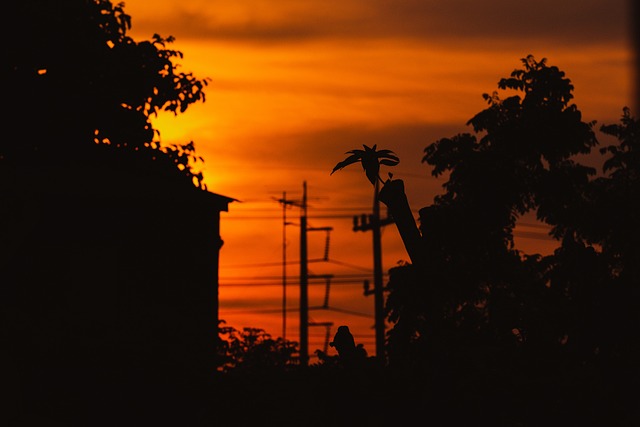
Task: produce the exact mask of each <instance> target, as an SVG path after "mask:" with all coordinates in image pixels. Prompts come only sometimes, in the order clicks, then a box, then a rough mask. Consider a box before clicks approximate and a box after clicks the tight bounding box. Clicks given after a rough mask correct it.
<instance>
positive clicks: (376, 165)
mask: <svg viewBox="0 0 640 427" xmlns="http://www.w3.org/2000/svg"><path fill="white" fill-rule="evenodd" d="M362 146H363V147H364V150H359V149H355V150H350V151H347V153H346V154H351V155H350V156H349V157H347V158H346V159H345V160H343V161H341V162H338V164H336V165H335V167H334V168H333V170H332V171H331V175H333V173H334V172H336V171H338V170H340V169H343V168H345V167H346V166H349V165H351V164H353V163H358V162H360V164H361V165H362V169H363V170H364V172H365V174H366V175H367V179H368V180H369V182H370V183H371V184H374V185H375V183H376V181H378V180H379V181H381V182H382V178H380V165H385V166H395V165H397V164H398V163H399V162H400V159H398V156H396V155H395V153H394V152H393V151H391V150H378V151H376V146H377V145H376V144H374V145H373V147H368V146H367V145H364V144H363V145H362ZM391 177H392V174H389V178H391Z"/></svg>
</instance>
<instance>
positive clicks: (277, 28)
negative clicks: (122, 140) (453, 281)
mask: <svg viewBox="0 0 640 427" xmlns="http://www.w3.org/2000/svg"><path fill="white" fill-rule="evenodd" d="M535 4H536V9H532V8H531V7H529V6H530V5H531V3H522V4H520V3H513V2H508V1H506V0H490V1H486V2H477V1H471V0H452V1H448V2H442V1H435V0H433V1H429V0H421V1H418V0H403V1H398V2H395V1H378V0H376V1H371V0H344V1H341V2H326V1H320V0H309V1H298V0H286V1H278V2H267V1H260V0H251V1H231V0H219V1H204V0H202V1H201V0H161V1H154V2H148V1H144V0H129V1H126V2H125V10H126V11H127V13H129V14H130V15H131V16H132V22H133V28H132V31H131V35H132V36H133V37H134V39H136V40H147V39H150V37H151V35H152V34H153V33H158V34H160V35H162V36H165V37H166V36H169V35H172V36H174V37H175V38H176V41H175V43H174V44H173V45H172V46H171V48H173V49H176V50H180V51H182V52H183V54H184V59H183V60H181V61H180V63H181V64H182V69H183V70H184V71H191V72H193V73H194V74H195V75H196V76H198V77H200V78H210V79H211V81H210V83H209V86H208V87H207V90H206V96H207V100H206V102H205V103H204V104H199V105H195V106H192V107H190V109H189V110H188V111H187V112H186V113H185V114H183V115H180V116H178V117H173V116H171V115H168V114H163V115H160V117H158V118H157V119H156V120H155V122H154V124H155V126H156V127H157V128H158V129H159V130H160V132H161V138H162V141H163V143H165V144H171V143H185V142H188V141H191V140H193V141H194V142H195V144H196V150H197V152H198V154H200V155H202V156H203V157H204V159H205V162H204V164H203V165H200V166H201V167H202V168H203V171H204V174H205V182H206V183H207V185H208V188H209V190H210V191H213V192H215V193H219V194H223V195H226V196H230V197H233V198H236V199H239V200H240V201H241V202H235V203H232V204H231V206H230V209H229V212H228V213H224V214H223V216H222V238H223V239H224V241H225V245H224V246H223V248H222V252H221V265H220V277H221V285H222V287H221V288H220V317H221V318H223V319H225V320H227V322H228V324H229V325H232V326H235V327H238V328H241V327H243V326H251V327H261V328H264V329H265V330H267V332H269V333H271V334H272V335H274V336H281V335H282V333H281V328H282V314H281V313H280V312H279V311H278V309H280V308H281V302H282V301H281V297H282V286H281V284H280V283H281V278H280V277H281V274H282V266H281V265H280V264H279V263H280V262H281V261H282V245H283V241H282V227H283V226H282V218H281V215H282V211H281V208H282V207H281V205H280V204H278V202H277V201H276V199H278V198H281V197H282V195H283V192H287V194H288V197H289V198H290V199H294V200H300V198H301V195H302V194H301V191H302V183H303V181H306V182H307V183H308V188H309V194H308V196H309V205H310V207H309V215H310V217H311V218H310V225H311V226H317V227H319V226H331V227H333V228H334V231H333V232H332V234H331V242H330V245H331V246H330V259H331V261H332V262H324V263H322V262H318V263H314V264H313V265H312V266H310V269H312V273H313V274H335V275H342V277H343V278H345V280H347V278H348V277H352V276H349V275H353V274H356V273H358V274H371V272H370V269H371V266H372V248H371V246H372V244H371V236H370V235H369V234H367V233H362V232H360V233H355V232H353V231H352V230H351V216H352V215H356V214H361V213H367V212H370V209H371V203H372V195H373V193H372V187H371V186H370V184H369V183H368V181H366V179H365V178H364V175H363V174H362V172H361V171H360V170H359V169H358V167H357V165H356V166H353V167H350V168H347V169H345V170H344V171H340V172H338V173H336V174H334V175H332V176H330V175H329V172H330V171H331V169H332V168H333V166H334V165H335V164H336V163H337V162H338V161H340V160H342V159H343V157H344V153H345V152H346V151H347V150H350V149H353V148H360V147H361V145H362V144H368V145H373V144H376V143H377V144H378V147H379V148H386V149H390V150H393V151H394V152H396V154H398V155H399V156H400V159H401V161H400V164H399V165H398V166H397V167H395V168H393V170H390V171H391V172H393V173H394V177H396V178H400V179H403V180H404V181H405V185H406V187H407V192H408V196H409V201H410V203H411V205H412V207H413V209H414V210H415V211H417V210H418V209H419V208H421V207H423V206H426V205H428V204H430V203H431V201H432V199H433V196H434V195H436V194H438V193H439V192H440V190H441V187H440V186H441V184H442V182H441V180H436V179H434V178H432V177H431V176H430V170H429V169H428V168H427V167H426V166H425V165H423V164H422V163H421V161H420V160H421V158H422V155H423V149H424V147H426V146H427V145H428V144H430V143H431V142H434V141H435V140H437V139H439V138H442V137H448V136H452V135H454V134H456V133H460V132H470V131H471V129H470V128H468V127H467V126H466V125H465V123H466V121H467V120H468V119H470V118H471V117H472V116H473V115H475V114H476V113H477V112H479V111H481V110H482V109H484V108H485V106H486V104H485V102H484V101H483V99H482V97H481V95H482V94H483V93H490V92H492V91H493V90H496V89H497V82H498V80H499V79H500V78H502V77H507V76H508V75H509V73H510V72H511V71H512V70H514V69H516V68H520V65H521V63H520V59H521V58H523V57H525V56H526V55H528V54H533V55H535V56H536V58H538V59H541V58H542V57H546V58H547V59H548V63H549V64H550V65H556V66H558V67H559V68H560V69H561V70H563V71H565V72H566V75H567V77H569V78H570V79H571V80H572V82H573V84H574V86H575V91H574V95H575V99H574V101H575V103H576V104H577V105H578V107H579V108H580V109H581V111H582V112H583V118H584V120H585V121H590V120H597V121H598V123H599V124H601V123H614V122H617V121H618V119H619V117H620V115H621V113H622V108H623V107H624V106H626V105H631V103H632V99H631V94H632V89H633V88H632V85H633V83H634V73H633V71H634V70H633V69H632V63H633V55H632V51H631V46H630V40H629V35H630V28H629V26H630V23H629V22H627V14H628V8H629V7H628V6H629V5H628V3H627V2H626V1H624V0H612V1H608V2H603V1H597V0H584V1H577V0H575V1H564V2H557V1H550V0H542V1H539V2H535ZM386 171H387V170H383V174H384V173H386ZM288 215H289V217H290V218H291V222H296V220H297V216H298V215H299V210H298V209H296V208H292V209H290V210H289V211H288ZM521 230H523V231H525V232H524V233H521V234H520V235H519V236H518V233H516V241H517V243H518V245H519V247H521V248H523V249H524V250H526V251H528V252H529V251H534V250H539V251H542V252H548V251H550V250H551V249H552V246H551V245H550V244H549V243H548V242H546V241H545V240H544V232H543V231H540V229H535V227H534V228H527V225H526V221H525V225H524V226H522V228H521ZM532 233H533V234H532ZM536 233H537V234H536ZM298 238H299V230H298V228H296V226H295V224H292V225H289V226H287V242H286V244H287V246H286V247H287V257H288V259H289V260H291V261H295V260H298V259H299V257H298ZM541 238H542V239H541ZM309 244H310V248H309V251H310V257H311V258H317V257H321V256H322V253H323V251H324V236H312V237H310V243H309ZM406 259H407V256H406V254H405V252H404V249H403V247H402V244H401V242H400V239H399V237H398V235H397V231H396V229H395V228H394V227H393V226H387V227H385V229H384V232H383V267H384V269H385V271H386V270H387V269H388V268H390V267H392V266H393V265H395V264H396V263H397V262H398V261H399V260H406ZM287 269H288V273H287V274H288V275H290V276H296V275H297V274H298V267H297V266H296V264H295V263H293V264H290V265H288V266H287ZM367 270H368V271H369V272H368V273H367ZM267 279H268V280H267ZM240 282H242V283H244V284H255V285H256V286H238V285H237V284H238V283H240ZM294 282H295V278H293V277H292V278H290V279H289V287H288V307H289V308H290V309H291V310H292V311H291V312H290V314H289V317H288V323H287V325H288V327H287V338H288V339H297V333H298V330H297V327H298V326H297V313H296V312H295V308H296V307H297V297H298V293H297V292H298V290H297V287H296V284H295V283H294ZM232 285H233V286H232ZM258 285H259V286H258ZM312 289H314V290H313V292H310V302H309V304H310V305H311V306H315V305H319V304H321V302H322V299H323V298H324V292H325V287H324V283H320V284H317V285H316V284H314V285H313V286H312ZM330 305H331V306H333V307H335V308H336V309H338V308H339V309H340V310H342V311H338V310H334V311H331V310H317V311H312V312H311V313H310V317H311V319H312V320H315V321H317V322H325V321H329V322H334V324H335V328H337V326H338V325H340V324H348V325H349V326H350V329H351V331H352V332H353V333H354V336H355V337H356V341H357V342H362V343H364V344H365V348H366V349H367V350H368V351H369V353H370V354H373V352H374V344H373V329H372V327H373V298H372V297H365V296H363V294H362V283H361V281H360V279H357V280H356V279H354V280H353V283H343V284H340V285H337V284H336V285H333V287H332V288H331V302H330ZM347 312H351V313H352V314H346V313H347ZM354 313H356V314H354ZM367 316H369V317H367ZM335 328H334V329H333V331H335ZM310 334H311V340H310V353H311V354H313V350H314V349H316V348H322V347H323V345H324V330H321V331H311V332H310Z"/></svg>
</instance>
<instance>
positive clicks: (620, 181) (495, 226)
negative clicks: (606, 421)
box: [383, 56, 640, 374]
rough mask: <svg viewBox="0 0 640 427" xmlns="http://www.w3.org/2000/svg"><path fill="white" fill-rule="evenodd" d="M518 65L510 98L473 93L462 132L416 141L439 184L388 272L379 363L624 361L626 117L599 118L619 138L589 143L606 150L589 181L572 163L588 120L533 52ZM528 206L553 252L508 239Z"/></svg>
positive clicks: (630, 155) (628, 321)
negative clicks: (413, 252)
mask: <svg viewBox="0 0 640 427" xmlns="http://www.w3.org/2000/svg"><path fill="white" fill-rule="evenodd" d="M522 65H523V67H522V68H521V69H516V70H514V71H513V72H512V73H511V75H510V76H509V77H507V78H503V79H500V81H499V82H498V89H500V90H507V91H508V93H509V94H510V96H508V97H506V98H504V99H502V98H501V97H500V94H499V93H498V91H495V92H493V93H492V94H491V95H489V94H484V95H483V96H484V99H485V100H486V101H487V103H488V107H487V108H486V109H484V110H482V111H481V112H479V113H478V114H476V115H475V116H474V117H472V118H471V119H470V120H469V121H468V123H467V124H468V125H471V126H472V128H473V131H474V133H473V134H472V133H462V134H458V135H455V136H453V137H450V138H442V139H440V140H437V141H436V142H434V143H432V144H430V145H428V146H427V147H426V148H425V155H424V158H423V162H424V163H426V164H428V165H429V166H431V167H432V174H433V175H435V176H440V175H442V174H445V173H446V174H447V181H446V182H445V183H444V185H443V189H444V192H443V193H442V194H441V195H439V196H437V197H436V198H435V200H434V203H433V204H432V205H430V206H427V207H424V208H422V209H421V210H420V216H419V222H420V232H421V236H422V246H423V249H424V254H425V256H424V259H423V260H421V261H422V262H420V263H419V265H415V264H414V265H411V264H406V265H403V266H398V267H395V268H392V269H391V270H390V280H389V284H388V289H389V296H388V299H387V305H386V309H387V313H388V319H389V321H390V322H391V323H392V328H391V330H390V331H389V332H388V342H387V344H388V346H387V349H388V352H389V358H390V363H391V364H395V365H407V364H408V365H411V366H414V365H415V364H417V365H422V366H427V365H430V364H431V365H432V366H438V367H441V366H442V365H443V364H444V365H448V366H453V365H456V363H457V362H460V361H461V360H464V361H466V362H465V363H470V362H471V360H472V359H475V362H474V363H484V364H485V367H487V366H493V367H494V368H495V367H496V364H498V365H500V364H502V366H503V368H504V366H507V367H508V366H511V367H512V368H513V367H515V366H520V367H522V365H521V364H523V363H525V364H526V363H531V362H532V361H534V360H539V358H540V357H542V358H543V359H544V360H547V361H549V362H550V364H551V365H549V366H547V370H546V371H544V373H545V374H550V373H551V372H556V371H554V369H561V368H560V367H561V366H566V365H565V363H573V364H574V366H585V364H586V365H588V366H591V367H603V366H611V363H621V362H622V361H624V363H622V364H621V365H619V366H625V367H626V368H627V369H628V368H630V367H631V362H630V361H631V360H632V354H635V353H633V352H632V351H631V347H632V344H631V343H632V342H634V340H635V341H636V342H637V337H638V335H637V332H635V330H634V329H633V328H634V326H632V325H638V324H639V323H638V320H639V319H638V315H637V314H635V313H636V312H637V310H634V309H633V307H632V304H633V303H631V302H630V301H634V303H637V301H638V297H640V295H639V294H638V292H639V287H638V283H639V280H638V278H639V277H640V276H639V275H638V269H637V267H636V266H637V265H638V264H639V259H638V249H637V240H638V230H639V229H640V226H639V225H638V223H637V218H638V217H640V211H639V205H638V202H637V201H638V200H640V199H639V197H638V196H639V195H640V193H638V191H639V190H640V181H639V180H638V170H640V158H638V156H637V152H636V150H637V147H638V143H639V140H638V121H637V119H635V118H633V117H632V116H631V113H630V110H629V109H628V108H624V109H623V115H622V118H621V123H620V124H614V125H603V126H601V128H600V129H601V131H602V132H603V133H605V134H609V135H612V136H615V137H616V138H617V139H618V144H614V145H611V146H608V147H605V148H602V149H601V150H600V154H604V155H609V157H608V158H607V159H606V160H605V161H604V168H603V171H602V173H601V174H600V175H599V176H597V174H596V172H597V171H596V170H595V169H594V168H592V167H588V166H586V165H584V164H581V163H580V162H579V161H578V160H577V155H578V154H589V155H592V156H593V155H595V154H596V153H595V152H592V149H593V148H594V147H596V146H597V145H598V144H599V142H598V140H597V137H596V132H595V130H594V127H595V124H596V122H595V121H592V122H584V121H583V120H582V115H581V112H580V110H579V109H578V107H577V106H576V105H575V104H573V103H572V99H573V95H572V91H573V85H572V84H571V81H570V80H569V79H568V78H567V77H566V76H565V74H564V72H562V71H561V70H560V69H559V68H558V67H555V66H549V65H547V63H546V60H545V59H542V60H540V61H537V60H536V59H535V58H534V57H532V56H528V57H526V58H523V59H522ZM383 190H384V189H383ZM528 212H535V214H536V217H537V218H538V220H539V221H541V222H542V223H545V224H547V225H548V226H549V227H550V235H551V237H553V238H555V239H556V240H557V241H558V249H557V250H556V251H555V252H554V253H553V254H551V255H548V256H541V255H538V254H533V255H527V254H523V253H521V252H520V251H518V250H517V248H516V247H515V245H514V239H513V233H514V228H515V226H516V223H517V221H518V219H520V218H522V216H523V215H525V214H527V213H528ZM480 355H482V356H480ZM515 355H518V357H515ZM614 360H615V361H616V362H613V361H614ZM434 362H435V363H434ZM462 365H464V363H462ZM457 366H461V365H457ZM551 366H552V367H551ZM621 369H622V368H621ZM535 372H543V371H535Z"/></svg>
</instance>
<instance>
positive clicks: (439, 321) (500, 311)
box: [0, 0, 640, 426]
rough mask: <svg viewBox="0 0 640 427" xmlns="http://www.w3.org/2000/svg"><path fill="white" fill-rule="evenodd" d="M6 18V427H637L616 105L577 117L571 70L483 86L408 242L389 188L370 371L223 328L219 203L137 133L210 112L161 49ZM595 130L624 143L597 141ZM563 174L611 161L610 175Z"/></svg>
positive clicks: (189, 152) (163, 45)
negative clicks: (386, 245) (381, 330)
mask: <svg viewBox="0 0 640 427" xmlns="http://www.w3.org/2000/svg"><path fill="white" fill-rule="evenodd" d="M5 13H6V14H7V16H11V17H12V19H11V20H9V21H8V22H6V23H5V25H4V27H3V28H4V31H5V37H4V40H5V47H6V48H5V61H4V62H3V65H2V67H3V70H4V73H3V75H5V76H7V80H6V82H7V83H6V84H5V93H6V94H7V96H6V99H7V100H10V108H7V109H6V110H5V117H6V118H5V136H4V137H3V138H2V139H1V140H0V197H1V198H2V203H1V204H0V222H1V226H2V241H1V242H0V251H1V252H0V255H1V259H0V275H1V276H0V278H1V286H2V287H1V290H0V292H2V293H1V295H0V298H1V301H0V310H1V312H0V315H1V321H2V331H1V332H2V340H3V342H4V343H6V344H7V345H6V346H5V350H3V352H2V360H1V362H2V373H3V378H4V379H5V380H6V381H5V384H7V389H8V390H9V391H10V398H9V399H7V400H6V401H5V403H8V404H9V405H10V408H9V409H10V410H9V411H6V412H4V413H5V414H7V418H6V419H7V420H8V423H9V424H7V425H16V426H21V425H25V426H26V425H61V426H62V425H64V426H68V425H81V426H114V425H118V426H129V425H130V426H148V425H149V426H150V425H181V426H182V425H184V426H195V425H197V426H210V425H261V424H263V425H269V426H278V425H323V426H326V425H387V424H390V425H415V424H418V425H447V426H450V425H471V424H474V425H492V426H540V425H544V426H549V425H580V424H585V423H587V422H589V421H591V422H593V421H596V422H599V423H600V424H603V425H610V426H626V425H631V424H632V423H633V422H634V421H637V418H636V417H637V412H636V413H634V412H633V411H634V410H635V409H634V408H635V407H634V402H636V401H637V397H638V394H637V391H636V390H635V385H636V384H637V380H638V368H637V360H638V356H639V354H638V347H639V342H638V338H639V336H638V332H637V328H638V326H640V322H639V319H638V313H639V310H638V309H637V304H638V297H639V295H638V285H639V280H640V277H639V271H638V269H639V268H640V259H639V254H638V247H637V243H636V242H637V241H638V237H639V236H638V234H639V226H638V223H637V221H638V218H639V217H640V215H638V212H639V211H638V200H639V197H638V196H639V188H640V187H639V179H640V178H639V168H640V159H639V158H638V144H639V143H640V142H639V136H638V121H637V120H636V119H635V118H634V117H633V116H632V114H631V111H630V110H628V109H626V108H623V109H622V116H621V120H620V122H619V123H616V124H605V125H599V126H600V127H599V128H598V127H597V126H598V124H596V123H595V122H583V121H582V117H581V113H580V111H579V109H578V108H577V106H575V105H574V104H572V102H571V100H572V91H573V87H572V85H571V82H570V80H569V79H568V78H566V77H565V75H564V73H563V72H562V71H560V70H559V69H558V68H557V67H555V66H549V65H547V64H546V61H545V60H540V61H536V60H535V59H534V58H533V57H527V58H525V59H524V60H523V61H522V64H523V67H522V69H517V70H515V71H514V72H513V73H512V74H511V75H510V76H509V77H508V78H505V79H502V80H500V81H499V83H498V89H499V90H504V89H513V90H515V91H516V93H517V94H518V95H512V96H510V97H507V98H505V99H501V98H500V96H499V94H498V93H497V92H496V93H494V94H492V95H486V96H485V98H486V100H487V103H488V107H487V108H486V109H485V110H483V111H481V112H480V113H478V114H477V115H476V116H474V117H473V118H472V119H471V120H470V121H469V123H468V124H469V125H471V127H472V129H473V133H463V134H459V135H456V136H453V137H451V138H443V139H441V140H438V141H436V142H434V143H433V144H430V145H428V146H427V147H426V149H425V152H424V158H423V160H424V162H425V163H426V164H427V165H428V166H429V167H430V168H431V170H432V173H433V174H434V175H436V176H439V175H442V174H445V175H446V176H447V182H446V184H445V186H444V189H443V190H444V191H443V193H442V194H441V195H440V196H438V197H437V198H436V199H435V200H434V203H433V204H432V205H431V206H427V207H424V208H423V209H421V210H420V217H419V222H418V224H417V225H416V223H415V222H414V220H413V217H412V216H410V218H409V219H408V221H407V222H406V223H403V220H402V218H407V217H406V216H405V215H403V213H406V212H403V211H402V206H404V207H408V206H405V205H403V204H402V203H403V201H404V202H406V198H404V199H403V196H404V194H403V188H402V184H403V183H402V182H401V181H399V180H393V179H392V177H391V176H390V178H389V179H388V180H387V181H384V182H383V185H382V189H381V193H380V197H381V200H382V201H383V202H384V203H387V204H388V205H389V207H390V211H391V212H392V214H393V215H394V219H395V220H396V223H397V225H398V227H399V229H400V232H401V235H402V236H403V239H404V240H405V244H406V246H407V251H408V253H409V255H410V259H411V263H407V264H405V265H400V266H397V267H394V268H392V269H391V270H390V280H389V283H388V284H387V285H386V292H387V301H386V316H387V321H388V322H389V325H390V328H389V330H388V333H387V336H386V343H385V351H386V354H385V355H384V357H380V355H379V356H378V357H377V358H373V357H367V355H366V349H363V348H362V347H361V346H359V345H357V343H355V342H352V340H351V339H345V338H344V337H342V338H340V337H338V336H336V338H334V341H333V342H332V344H333V345H335V346H336V348H337V349H339V350H340V355H339V356H328V355H327V354H324V353H323V352H320V351H317V352H316V353H317V355H318V361H317V363H314V364H312V365H311V366H309V367H300V366H298V365H296V358H295V356H296V354H297V353H298V350H299V348H298V347H297V343H295V342H289V341H285V340H282V339H280V338H278V339H272V338H271V337H270V336H269V335H267V334H265V333H264V331H262V330H260V329H253V328H248V329H245V330H243V331H237V330H235V329H234V328H233V327H228V326H226V325H224V323H221V325H216V324H215V320H216V319H217V313H216V311H215V310H216V309H217V307H215V306H214V303H212V301H214V300H215V291H216V290H215V289H212V288H211V285H210V284H211V281H210V279H211V277H212V274H213V273H212V268H213V267H217V266H212V265H211V254H212V253H215V251H216V250H217V249H218V248H219V246H220V245H221V243H222V242H221V241H219V230H217V229H216V228H215V226H213V227H212V226H211V222H212V219H211V218H212V217H215V215H216V214H217V213H219V211H220V210H225V209H226V204H227V203H229V202H230V201H232V199H229V198H225V197H222V196H218V195H215V194H213V193H209V192H208V191H206V189H205V188H204V185H203V184H202V175H201V174H200V173H199V172H198V171H197V170H196V169H195V167H194V165H195V164H196V163H197V161H198V160H201V159H199V158H198V157H197V156H196V155H195V146H194V144H193V143H192V142H186V143H185V144H183V145H179V146H165V145H163V144H162V143H161V141H160V138H159V135H158V134H157V132H156V130H155V129H154V128H153V127H152V125H151V121H150V118H151V117H152V116H153V115H154V114H155V113H156V112H158V111H161V110H165V111H171V112H174V113H176V114H179V113H182V112H184V111H185V110H186V109H187V108H188V107H189V106H190V105H191V104H193V103H195V102H203V101H204V100H205V97H204V88H205V86H206V84H207V79H199V78H196V77H194V76H193V75H191V74H190V73H183V72H179V71H178V68H177V66H176V64H175V61H176V60H179V59H180V58H181V56H182V54H181V53H180V52H178V51H174V50H171V49H169V47H168V46H169V45H170V43H171V42H172V41H173V39H172V38H171V37H168V38H163V37H161V36H158V35H156V36H154V38H153V39H152V40H151V41H143V42H135V41H134V40H132V39H131V38H130V37H129V36H128V35H127V31H128V30H129V28H130V26H131V17H129V16H128V15H127V14H126V13H124V9H123V7H122V6H121V5H114V4H112V3H111V2H110V1H105V0H70V1H64V2H50V1H45V0H28V1H21V2H12V3H10V4H8V5H7V6H5ZM597 129H599V130H600V131H601V132H603V133H605V134H608V135H610V136H611V137H613V139H615V140H616V141H617V142H616V143H614V144H613V145H611V146H603V145H601V144H600V143H599V141H598V138H597V134H596V130H597ZM366 148H368V147H366ZM362 153H370V151H366V150H365V151H363V152H362ZM373 153H374V154H373V156H374V158H373V161H371V159H370V158H368V157H367V159H366V162H365V161H363V165H365V166H366V169H367V172H368V173H367V176H368V177H369V178H370V179H371V177H373V178H374V181H375V179H376V177H377V178H378V179H379V176H378V174H379V168H380V163H382V165H387V166H392V165H393V164H395V163H396V162H395V159H396V158H395V156H394V155H393V154H392V153H390V152H388V151H384V150H383V151H382V153H383V154H382V155H381V156H378V157H376V156H377V154H376V152H375V149H374V150H373ZM377 153H380V152H377ZM369 155H370V154H367V156H369ZM578 155H581V156H584V155H591V156H595V155H599V156H602V159H603V164H604V168H603V170H601V171H597V170H595V169H593V168H590V167H587V166H585V165H583V164H581V163H580V162H579V161H578V160H577V159H578V157H577V156H578ZM355 160H358V161H359V160H363V159H361V158H357V159H354V161H355ZM379 162H380V163H379ZM365 163H366V164H365ZM371 168H373V169H374V170H373V172H371ZM399 206H400V208H398V207H399ZM528 212H535V214H536V215H537V217H538V219H539V220H540V221H542V222H544V223H545V224H548V225H549V226H551V234H552V236H553V237H554V238H555V239H557V240H558V246H559V247H558V250H557V251H556V252H555V253H554V254H552V255H549V256H539V255H527V256H525V255H523V254H521V253H520V252H518V251H517V250H516V248H515V247H514V242H513V229H514V227H515V224H516V222H517V220H518V218H520V217H521V216H522V215H524V214H525V213H528ZM216 263H217V261H216ZM216 326H217V327H216ZM347 330H348V329H347ZM343 332H344V330H343ZM216 337H218V338H219V339H218V340H216V339H215V338H216ZM347 338H349V337H348V336H347ZM215 345H217V348H216V347H215ZM347 355H349V356H347ZM347 357H348V358H347ZM627 390H628V391H627Z"/></svg>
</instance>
